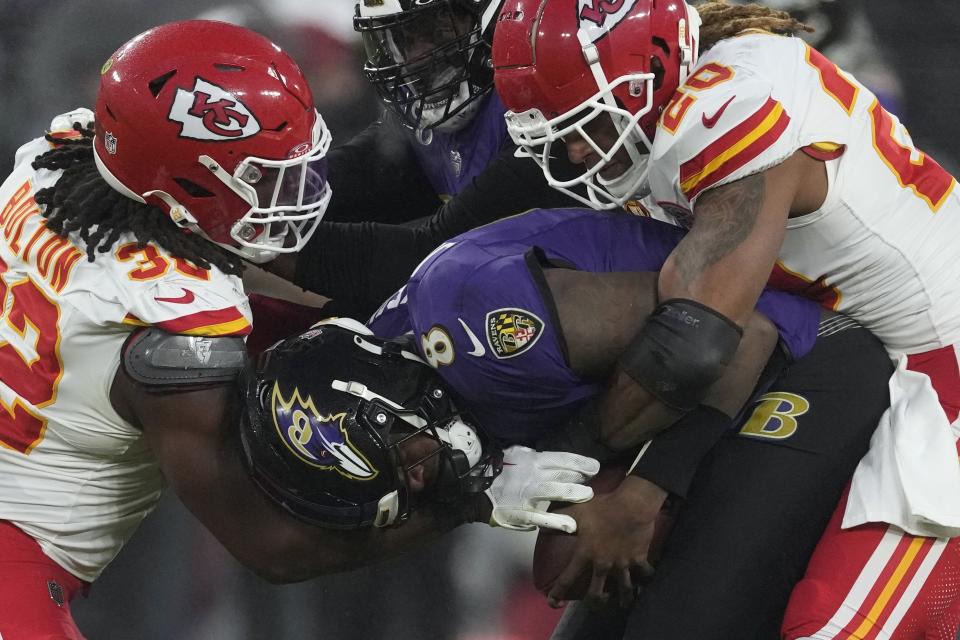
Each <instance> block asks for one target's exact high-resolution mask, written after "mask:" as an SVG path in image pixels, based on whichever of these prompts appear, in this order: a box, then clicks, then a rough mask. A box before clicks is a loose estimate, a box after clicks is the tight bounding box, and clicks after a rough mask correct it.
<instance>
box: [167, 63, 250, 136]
mask: <svg viewBox="0 0 960 640" xmlns="http://www.w3.org/2000/svg"><path fill="white" fill-rule="evenodd" d="M168 117H169V118H170V119H171V120H173V121H174V122H179V123H180V125H181V127H180V136H181V137H183V138H192V139H194V140H239V139H241V138H249V137H250V136H252V135H255V134H256V133H257V132H259V131H260V122H259V121H258V120H257V118H256V117H255V116H254V115H253V113H251V112H250V110H249V109H248V108H247V107H246V106H245V105H244V104H243V103H242V102H240V101H239V100H237V98H236V97H234V96H233V95H232V94H231V93H230V92H229V91H226V90H224V89H222V88H221V87H218V86H217V85H215V84H213V83H210V82H207V81H206V80H204V79H202V78H200V77H199V76H198V77H197V78H196V79H195V81H194V85H193V89H192V90H191V91H187V90H185V89H177V95H176V96H175V97H174V99H173V104H172V105H171V107H170V114H169V116H168Z"/></svg>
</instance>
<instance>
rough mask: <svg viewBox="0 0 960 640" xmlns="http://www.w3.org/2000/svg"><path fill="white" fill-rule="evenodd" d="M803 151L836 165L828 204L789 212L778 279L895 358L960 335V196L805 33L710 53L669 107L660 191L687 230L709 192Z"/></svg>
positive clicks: (654, 170)
mask: <svg viewBox="0 0 960 640" xmlns="http://www.w3.org/2000/svg"><path fill="white" fill-rule="evenodd" d="M799 149H803V150H805V151H806V152H807V153H809V154H810V155H812V156H814V157H817V158H820V159H823V160H825V161H826V166H827V173H828V177H829V191H828V195H827V198H826V201H825V202H824V204H823V206H822V208H821V209H820V210H818V211H816V212H814V213H811V214H809V215H805V216H802V217H799V218H793V219H791V220H789V221H788V224H787V232H786V239H785V241H784V243H783V247H782V249H781V251H780V255H779V260H778V262H777V265H776V267H775V269H774V272H773V274H772V277H771V284H773V285H774V286H777V287H779V288H782V289H787V290H792V291H797V292H799V293H803V294H805V295H807V296H808V297H814V298H816V299H818V300H820V302H821V303H822V304H823V305H824V306H826V307H828V308H831V309H835V310H838V311H841V312H843V313H846V314H848V315H850V316H853V317H854V318H856V319H857V320H859V321H860V322H861V323H862V324H864V325H865V326H867V327H868V328H870V329H871V330H872V331H873V332H874V333H875V334H876V335H877V336H878V337H879V338H880V339H881V340H882V341H883V343H884V344H885V345H886V346H887V348H888V349H889V350H890V352H891V353H892V354H893V355H897V354H902V353H917V352H922V351H927V350H930V349H934V348H937V347H941V346H945V345H948V344H955V343H960V284H958V283H960V259H958V253H960V249H958V248H957V246H958V245H957V239H958V238H960V198H958V195H957V192H956V191H957V190H956V189H955V180H954V179H953V177H952V176H951V175H950V174H949V173H947V172H946V171H945V170H944V169H943V168H942V167H941V166H940V165H938V164H937V163H936V162H935V161H934V160H933V159H932V158H930V157H929V156H927V155H926V154H924V153H922V152H921V151H919V150H917V149H916V148H915V147H914V146H913V145H912V143H911V141H910V137H909V135H908V133H907V131H906V129H904V127H903V126H902V125H901V124H900V122H899V121H898V120H897V118H895V117H894V116H892V115H891V114H890V113H888V112H887V111H886V110H884V109H883V107H882V106H880V104H879V103H878V102H877V98H876V97H875V96H874V95H873V94H872V93H871V92H870V91H869V90H868V89H867V88H866V87H864V86H863V85H861V84H860V83H859V82H857V81H856V80H855V79H854V78H853V77H851V76H850V75H848V74H846V73H845V72H843V71H841V70H840V69H838V68H837V67H836V65H834V64H833V63H832V62H830V61H829V60H827V59H826V58H825V57H824V56H822V55H821V54H820V53H818V52H817V51H816V50H814V49H812V48H811V47H809V46H808V45H807V44H806V43H804V42H803V40H801V39H799V38H789V37H783V36H776V35H771V34H766V33H762V32H748V33H746V34H743V35H740V36H738V37H735V38H731V39H729V40H724V41H721V42H720V43H718V44H717V45H716V46H714V47H713V48H712V49H710V50H708V51H707V52H705V54H704V55H703V56H702V57H701V58H700V61H699V63H698V65H697V68H696V69H695V71H694V72H693V73H692V74H691V76H690V77H689V79H688V80H687V82H686V83H685V84H684V85H683V86H682V87H681V88H680V90H679V91H678V92H677V94H676V95H675V96H674V98H673V100H672V101H671V103H670V104H669V105H668V107H667V108H666V109H665V110H664V113H663V115H662V117H661V119H660V123H659V127H658V130H657V135H656V138H655V140H654V145H653V150H652V156H651V173H650V186H651V188H652V196H653V199H654V200H655V201H656V202H657V203H658V204H659V205H660V207H662V208H663V209H664V210H665V211H666V212H667V213H668V214H669V216H670V217H672V221H674V222H676V223H679V224H681V225H685V226H689V225H690V224H691V222H692V215H693V214H692V213H691V211H692V210H693V208H694V203H695V202H696V198H697V196H698V195H699V194H701V193H703V192H704V191H705V190H707V189H709V188H711V187H714V186H717V185H722V184H725V183H728V182H731V181H734V180H737V179H739V178H743V177H744V176H747V175H750V174H753V173H756V172H759V171H762V170H764V169H766V168H768V167H771V166H773V165H776V164H778V163H780V162H782V161H783V160H785V159H786V158H788V157H789V156H790V155H791V154H793V153H794V152H796V151H797V150H799Z"/></svg>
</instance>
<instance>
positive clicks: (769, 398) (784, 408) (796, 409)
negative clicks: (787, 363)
mask: <svg viewBox="0 0 960 640" xmlns="http://www.w3.org/2000/svg"><path fill="white" fill-rule="evenodd" d="M809 410H810V402H808V401H807V399H806V398H804V397H803V396H798V395H797V394H795V393H787V392H786V391H773V392H771V393H765V394H764V395H762V396H761V397H760V400H759V401H757V406H756V408H754V410H753V413H752V414H751V415H750V419H749V420H747V422H746V423H745V424H744V425H743V427H742V428H741V429H740V433H741V434H743V435H747V436H756V437H758V438H771V439H774V440H785V439H787V438H789V437H790V436H792V435H793V434H794V433H796V431H797V426H798V424H797V418H798V417H799V416H802V415H803V414H805V413H806V412H807V411H809Z"/></svg>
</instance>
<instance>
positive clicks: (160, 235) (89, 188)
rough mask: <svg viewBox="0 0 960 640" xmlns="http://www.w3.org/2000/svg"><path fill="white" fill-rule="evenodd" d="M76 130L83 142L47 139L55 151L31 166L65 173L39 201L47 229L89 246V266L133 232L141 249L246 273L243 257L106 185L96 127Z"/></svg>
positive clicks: (205, 266) (76, 126)
mask: <svg viewBox="0 0 960 640" xmlns="http://www.w3.org/2000/svg"><path fill="white" fill-rule="evenodd" d="M73 128H74V130H75V131H77V132H78V133H80V137H79V138H61V137H54V136H52V135H50V134H47V135H46V136H45V138H46V140H48V141H49V142H51V143H53V144H55V145H56V146H55V147H54V148H53V149H51V150H49V151H47V152H46V153H44V154H42V155H39V156H37V158H36V159H35V160H34V161H33V163H32V166H33V168H34V169H50V170H51V171H56V170H61V169H62V170H63V175H61V176H60V179H58V180H57V182H56V184H54V185H53V186H52V187H48V188H46V189H40V190H39V191H37V194H36V196H35V199H36V202H37V204H38V205H40V206H42V207H44V214H45V216H46V227H47V229H49V230H50V231H53V232H54V233H56V234H57V235H59V236H61V237H63V238H66V237H67V236H68V235H70V234H71V233H73V232H77V233H78V234H79V236H80V238H81V239H83V241H84V242H85V243H86V245H87V259H88V260H89V261H90V262H93V261H94V259H95V258H96V254H97V253H106V252H108V251H110V249H111V248H112V247H113V245H114V244H115V243H116V242H117V240H119V239H120V235H121V234H123V233H125V232H130V233H132V234H133V236H134V237H135V238H136V239H137V243H138V244H139V246H140V247H144V246H146V245H147V243H150V242H152V243H155V244H158V245H160V246H161V247H163V248H164V249H165V250H167V251H169V252H170V253H171V254H173V255H175V256H177V257H179V258H185V259H187V260H189V261H190V262H192V263H194V264H195V265H197V266H198V267H200V268H202V269H209V268H210V267H211V265H213V266H216V267H217V268H218V269H220V270H221V271H223V272H224V273H229V274H233V275H240V274H241V273H242V272H243V269H244V266H245V265H244V262H243V259H242V258H241V257H240V256H238V255H235V254H232V253H230V252H228V251H226V250H224V249H221V248H220V247H218V246H217V245H215V244H214V243H212V242H210V241H209V240H205V239H204V238H202V237H200V236H198V235H196V234H193V233H189V232H187V231H184V230H182V229H180V228H178V227H177V226H176V225H175V224H174V223H173V221H171V220H170V218H169V217H168V216H167V215H166V214H165V213H164V212H163V211H162V210H160V209H159V208H158V207H155V206H153V205H150V204H145V203H142V202H137V201H135V200H132V199H130V198H128V197H126V196H124V195H123V194H121V193H120V192H118V191H117V190H115V189H114V188H113V187H111V186H110V185H109V184H107V182H106V181H105V180H104V179H103V178H102V177H101V176H100V172H99V171H98V170H97V167H96V164H95V163H94V159H93V136H94V133H93V128H92V127H87V128H85V127H83V126H82V125H81V124H79V123H74V125H73Z"/></svg>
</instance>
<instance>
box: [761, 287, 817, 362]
mask: <svg viewBox="0 0 960 640" xmlns="http://www.w3.org/2000/svg"><path fill="white" fill-rule="evenodd" d="M757 311H759V312H760V313H762V314H763V315H765V316H767V318H769V319H770V321H771V322H772V323H773V324H774V325H775V326H776V327H777V331H778V332H779V333H780V342H781V343H782V344H783V345H784V346H785V347H786V348H787V351H788V352H789V353H790V356H791V357H792V358H793V359H794V360H796V359H798V358H802V357H803V356H805V355H807V354H808V353H809V352H810V350H811V349H813V343H814V342H816V341H817V328H818V327H819V325H820V306H819V305H818V304H817V303H816V302H814V301H813V300H808V299H807V298H801V297H799V296H795V295H793V294H792V293H785V292H783V291H777V290H776V289H770V288H767V289H765V290H764V291H763V293H761V294H760V299H759V300H757Z"/></svg>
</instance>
